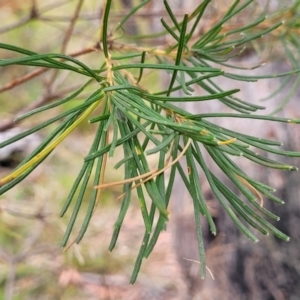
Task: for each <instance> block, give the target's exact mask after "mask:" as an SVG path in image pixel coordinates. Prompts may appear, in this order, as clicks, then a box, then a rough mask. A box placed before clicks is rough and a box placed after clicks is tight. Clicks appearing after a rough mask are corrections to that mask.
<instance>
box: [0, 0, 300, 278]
mask: <svg viewBox="0 0 300 300" xmlns="http://www.w3.org/2000/svg"><path fill="white" fill-rule="evenodd" d="M148 2H150V1H143V2H142V3H141V4H139V5H138V6H136V7H134V8H133V9H132V10H131V11H130V12H129V13H128V15H126V16H125V17H124V18H123V20H122V21H121V22H120V24H119V25H117V26H116V27H115V28H116V29H115V31H117V30H119V29H123V25H124V24H125V23H126V22H127V20H128V19H129V18H130V17H131V16H133V15H134V14H135V13H136V12H137V11H138V10H139V9H142V8H143V7H144V5H146V4H147V3H148ZM210 2H211V1H209V0H206V1H203V2H202V3H201V4H200V5H198V6H197V7H196V9H195V10H194V11H193V12H192V13H191V14H189V15H188V14H185V15H184V17H183V20H178V19H177V18H176V17H175V15H174V13H173V11H172V8H171V5H170V4H169V3H168V1H166V0H164V6H165V9H166V12H167V14H168V16H169V17H170V20H171V24H168V21H166V20H162V24H163V26H164V28H165V30H164V31H162V32H160V33H157V34H155V35H151V36H150V37H152V38H153V37H161V36H166V35H171V36H172V37H173V43H172V44H170V45H168V46H166V47H165V48H164V49H156V48H155V49H149V48H147V47H144V46H143V45H142V46H132V45H126V44H124V45H122V46H121V47H120V46H117V45H116V43H115V41H114V39H113V32H109V30H110V28H109V27H110V24H109V21H110V12H111V9H112V7H113V5H114V4H113V2H112V1H111V0H107V1H105V3H104V7H103V20H102V25H101V35H100V36H101V39H102V40H101V43H102V45H103V47H102V50H103V53H104V56H105V62H104V63H103V64H102V65H101V66H100V67H99V69H98V70H93V69H91V68H90V67H89V66H88V65H86V64H84V63H83V62H81V61H79V60H76V59H74V58H72V57H70V56H67V55H62V54H55V53H54V54H53V53H50V54H39V53H35V52H32V51H30V50H27V49H23V48H20V47H16V46H13V45H7V44H3V43H0V48H2V49H5V50H7V51H10V52H17V53H20V54H21V55H23V56H22V57H18V58H12V59H2V60H0V66H2V67H9V66H12V65H28V66H37V67H44V68H54V69H58V70H66V71H69V72H70V73H77V74H79V75H80V76H83V77H82V78H84V82H85V83H84V84H82V86H81V87H80V88H78V89H77V90H76V91H74V92H73V93H71V94H70V95H69V96H67V97H66V98H64V99H61V100H58V101H56V102H54V103H50V104H47V105H44V106H42V107H39V108H37V109H34V110H32V111H30V112H28V113H26V114H24V115H22V116H20V117H18V118H17V121H21V120H23V119H25V118H31V117H33V116H35V115H36V114H38V113H42V112H45V111H48V110H50V109H53V108H55V107H59V106H62V105H63V104H64V103H67V102H69V101H73V100H74V99H76V97H78V96H79V95H80V94H81V93H82V92H83V91H84V90H86V88H87V87H88V86H90V84H91V83H92V82H94V81H96V82H98V84H99V85H100V87H99V88H98V89H97V90H96V91H95V92H93V93H91V95H90V96H89V97H87V99H86V100H85V101H83V102H82V103H80V104H78V105H77V106H75V107H73V108H71V109H69V110H67V111H65V112H62V113H60V114H59V115H57V116H55V117H53V118H51V119H49V120H45V121H44V122H42V123H41V124H38V125H36V126H33V127H32V128H30V129H28V130H26V131H24V132H23V133H21V134H19V135H17V136H15V137H13V138H11V139H9V140H7V141H4V142H2V143H0V148H2V147H5V146H7V145H9V144H11V143H13V142H15V141H17V140H20V139H22V138H24V137H26V136H28V135H30V134H32V133H34V132H36V131H38V130H41V129H43V128H45V127H47V126H49V125H50V124H53V123H55V122H58V121H60V122H61V123H60V124H59V125H58V126H57V128H56V129H54V130H53V132H52V133H50V134H49V136H48V137H47V138H46V139H45V140H44V142H42V144H41V145H40V146H39V147H38V148H37V149H36V150H34V151H33V152H32V153H31V154H30V155H29V156H28V157H27V158H26V159H25V160H24V161H23V162H22V163H21V164H20V165H19V166H18V167H17V168H16V169H15V170H14V171H13V172H12V173H11V174H10V175H8V176H6V177H5V178H3V179H2V180H0V194H3V193H4V192H6V191H8V190H9V189H11V188H12V187H13V186H15V185H16V184H18V183H19V182H20V181H22V180H23V179H25V178H26V177H27V176H28V175H29V174H30V173H31V172H32V171H33V170H34V169H35V168H36V167H37V166H38V165H40V164H41V163H42V162H44V160H45V159H46V158H47V156H48V155H49V154H50V153H52V151H53V150H54V149H55V148H56V147H57V146H58V145H59V144H60V143H61V142H62V141H63V140H64V139H65V138H66V137H67V136H68V135H69V134H70V133H71V132H72V131H73V130H75V129H76V128H77V127H78V126H80V124H81V123H82V122H86V121H87V120H88V119H89V121H88V122H89V124H91V128H94V127H97V128H96V129H95V137H94V140H93V142H92V145H91V147H90V150H89V152H88V154H87V155H86V157H85V158H84V161H83V166H82V168H81V170H80V171H79V174H78V176H77V178H76V179H75V181H74V185H73V187H72V188H71V191H70V193H69V196H68V197H67V199H66V202H65V205H64V206H63V208H62V210H61V213H60V216H61V217H63V216H64V215H65V213H66V212H67V211H68V209H70V207H71V206H72V205H73V212H72V214H71V217H70V222H69V225H68V227H67V230H66V233H65V235H64V238H63V241H62V248H64V249H67V248H68V247H70V246H71V245H72V244H73V243H79V242H80V241H81V240H82V238H83V236H84V234H85V232H86V230H87V229H88V226H89V224H90V221H91V218H92V216H93V213H94V211H95V209H96V207H97V203H98V202H99V201H101V197H102V190H104V189H105V188H109V187H111V186H117V185H121V186H122V187H123V189H122V194H121V195H120V197H119V199H120V200H121V205H120V212H119V215H118V218H117V221H116V223H115V226H114V232H113V235H112V239H111V242H110V245H109V250H110V251H112V250H113V249H114V247H115V245H116V243H117V239H118V236H119V234H120V230H121V228H122V224H123V222H124V218H125V216H126V213H127V211H128V208H129V207H130V204H131V197H132V194H133V192H135V191H136V193H137V197H138V201H139V205H140V211H141V215H142V217H143V222H144V226H145V233H144V237H143V241H142V244H141V247H140V250H139V253H138V256H137V260H136V263H135V266H134V269H133V274H132V277H131V280H130V283H134V282H135V281H136V279H137V275H138V272H139V270H140V267H141V264H142V261H143V259H144V258H147V257H148V256H149V255H150V253H151V252H152V250H153V248H154V246H155V244H156V242H157V240H158V238H159V235H160V233H161V232H162V231H163V230H165V229H166V224H167V222H168V218H169V211H168V206H169V203H170V201H171V200H172V196H171V195H172V189H173V187H174V184H175V175H176V174H177V173H178V174H179V175H180V177H181V179H182V181H183V183H184V185H185V186H186V188H187V190H188V191H189V193H190V196H191V198H192V203H193V207H194V217H195V224H196V231H197V232H196V233H197V234H196V238H197V240H198V248H199V254H200V269H201V272H200V273H201V277H202V278H204V276H205V269H206V267H205V249H204V243H203V237H202V229H201V218H203V217H204V218H206V220H207V222H208V224H209V227H210V230H211V232H212V233H213V234H214V235H216V234H217V229H216V226H215V224H214V222H213V218H212V216H211V214H210V212H209V209H208V207H207V203H206V200H205V197H204V195H203V191H202V189H201V183H202V182H203V180H207V181H208V183H209V185H210V187H211V190H212V192H213V193H214V195H215V196H216V199H217V200H218V201H219V202H220V204H221V206H222V207H223V209H224V210H225V211H226V213H227V214H228V216H229V217H230V218H231V219H232V221H233V222H234V223H235V224H236V226H237V227H238V228H239V229H240V230H241V231H242V232H243V233H244V234H245V235H246V236H247V237H248V238H249V239H251V240H253V241H254V242H257V241H258V238H257V237H256V236H255V235H254V233H253V232H252V231H251V228H254V229H255V230H257V231H258V232H260V233H262V234H264V235H268V234H269V233H272V234H274V235H276V236H277V237H279V238H281V239H283V240H286V241H287V240H288V239H289V238H288V237H287V236H286V235H285V234H284V233H282V232H280V231H279V230H277V229H276V228H275V227H274V226H273V225H271V224H270V223H269V222H268V221H266V220H265V218H271V219H274V220H279V218H278V217H277V216H275V215H274V214H272V213H271V212H270V211H268V210H267V209H266V208H265V207H264V197H265V198H268V199H270V200H271V201H274V202H275V203H278V204H282V203H283V201H282V200H281V199H279V198H277V197H276V196H275V195H273V194H272V193H273V192H274V191H275V190H274V188H272V187H269V186H267V185H265V184H263V183H261V182H258V181H256V180H255V179H253V178H251V177H250V176H248V175H247V174H246V173H245V172H244V171H243V170H242V169H241V168H240V167H239V166H238V164H236V163H234V162H233V160H232V156H240V157H242V158H243V159H247V160H249V161H253V162H255V163H257V164H260V165H262V166H264V167H269V168H275V169H280V170H289V171H296V170H297V168H296V167H294V166H290V165H287V164H284V163H279V162H277V161H275V160H271V159H270V158H268V156H267V154H265V156H264V155H258V154H257V153H255V152H254V151H253V150H250V146H251V147H255V148H257V149H261V150H263V151H264V152H265V153H272V154H276V155H283V156H290V157H299V156H300V153H299V152H293V151H286V150H281V149H277V148H276V147H279V146H281V143H280V142H278V141H271V140H267V139H261V138H258V137H255V136H251V135H248V134H247V133H239V132H236V131H234V130H229V129H226V128H224V127H221V126H218V125H215V124H214V123H213V122H209V121H207V118H221V117H222V118H242V119H245V118H246V119H252V120H261V121H263V122H269V121H272V122H285V123H289V124H294V125H298V124H299V123H300V120H299V119H288V118H280V117H275V116H267V115H257V114H253V113H254V112H255V111H257V110H262V109H264V107H263V106H261V105H257V104H254V103H249V102H246V101H244V100H241V99H239V98H237V97H236V96H235V95H234V94H235V93H236V92H238V91H239V90H238V89H233V90H229V91H224V90H222V89H221V88H220V87H219V86H218V84H217V83H216V82H215V81H214V79H215V77H219V76H222V77H225V78H227V79H233V80H240V81H241V80H242V81H256V80H258V79H261V78H273V77H279V76H280V77H281V76H288V75H292V74H296V73H299V67H297V68H295V69H293V70H290V71H287V72H285V73H282V74H277V75H273V74H270V75H261V76H253V75H251V74H250V75H237V74H233V73H230V72H227V71H224V70H223V69H222V68H223V66H226V67H232V68H236V69H241V67H240V66H237V65H235V63H234V62H233V63H228V61H229V60H230V59H231V58H233V57H236V56H239V55H240V54H241V53H242V52H243V51H244V49H245V46H246V45H249V43H251V42H253V41H255V40H257V39H258V38H261V37H262V36H263V35H266V34H269V33H270V32H272V31H274V30H276V29H277V28H278V27H279V26H281V25H282V22H280V21H279V22H275V23H274V24H272V26H269V27H268V28H263V29H261V28H257V26H261V25H262V24H264V22H265V21H266V18H265V17H259V18H258V19H257V20H255V21H253V22H251V23H249V24H247V25H245V26H241V27H240V28H237V29H231V30H229V31H227V32H224V27H225V25H226V23H227V22H228V21H230V20H231V19H232V18H233V17H235V16H236V15H238V14H240V13H241V12H242V11H243V10H244V9H245V8H246V7H248V6H249V5H250V4H251V3H252V2H253V1H251V0H250V1H247V2H246V3H244V4H240V1H235V2H234V3H233V4H232V5H231V6H230V7H229V8H228V11H227V12H226V13H225V14H224V15H223V16H222V17H221V18H220V20H218V22H216V24H214V25H213V26H212V27H211V28H209V29H208V30H207V31H206V32H205V33H204V34H203V35H201V36H200V37H199V36H197V35H196V28H197V26H198V24H199V22H200V21H201V20H202V18H203V16H204V15H205V12H206V9H207V8H208V7H209V4H210ZM240 34H242V35H240ZM127 38H128V37H127ZM144 38H149V35H147V36H140V37H139V41H140V42H141V43H142V42H143V41H144ZM132 40H135V41H136V40H137V37H132ZM122 50H123V52H122ZM116 52H118V53H117V54H116ZM290 59H291V60H292V61H293V62H295V61H296V59H295V58H294V57H293V56H292V55H290ZM123 60H126V62H124V61H123ZM70 63H71V64H70ZM255 67H257V66H255ZM253 68H254V67H253ZM135 70H137V71H138V72H137V74H138V75H137V76H136V72H135ZM149 70H150V71H151V72H156V73H157V74H158V76H160V74H161V73H167V74H169V75H170V82H169V84H168V86H167V88H166V87H164V88H162V90H160V91H158V92H157V91H156V92H153V90H152V88H151V85H149V86H147V85H146V84H145V82H146V80H144V79H145V78H146V75H147V73H148V72H149ZM99 74H101V75H99ZM297 76H298V75H297ZM87 79H88V81H87ZM194 86H197V87H200V88H201V89H202V90H203V91H204V93H205V94H204V95H201V96H197V95H192V93H193V91H194V89H193V87H194ZM174 92H182V94H184V96H182V95H180V94H179V95H178V94H175V93H174ZM206 101H220V102H221V103H223V104H224V105H226V106H228V107H229V108H230V109H232V110H233V111H235V112H234V113H219V112H214V113H210V114H194V113H192V112H189V111H187V110H185V109H183V108H179V107H178V106H177V105H178V103H186V102H199V105H200V104H201V105H205V103H206ZM95 112H96V113H97V115H96V116H91V114H92V113H95ZM118 147H121V148H122V150H123V157H122V158H121V159H120V161H119V162H117V163H116V165H115V168H119V167H120V166H122V167H123V169H124V180H122V181H120V182H113V183H105V182H104V181H105V172H106V160H107V157H108V156H109V157H113V156H114V153H115V150H116V149H117V148H118ZM251 149H252V148H251ZM203 150H204V151H206V152H207V153H208V155H209V156H210V158H211V159H212V160H213V161H214V162H215V164H217V165H218V166H219V167H220V169H221V170H222V171H223V173H224V174H225V176H226V177H228V178H229V179H230V180H231V182H232V183H233V184H234V185H235V186H236V187H237V189H238V190H239V191H240V193H241V195H242V196H239V195H238V194H237V193H235V192H233V191H232V190H231V189H230V188H229V187H227V186H226V185H225V184H224V183H223V182H222V181H221V180H220V179H219V178H218V176H216V175H215V174H214V173H213V172H212V171H211V170H210V168H209V166H208V164H207V158H206V156H204V154H203ZM153 154H157V155H158V160H157V163H156V166H155V167H154V168H152V169H151V168H150V165H149V160H148V156H149V155H153ZM181 161H185V163H186V167H184V166H183V164H181ZM199 169H201V170H202V171H203V176H202V177H201V176H200V175H199V172H198V171H199ZM167 172H168V173H169V176H166V173H167ZM91 182H92V185H93V186H94V189H93V191H92V194H91V196H90V199H89V205H88V208H87V210H86V212H85V214H86V215H85V219H84V221H83V223H82V226H81V228H80V230H79V232H78V234H77V236H76V238H75V239H74V240H73V241H71V242H70V235H71V232H72V231H73V228H74V224H75V222H76V220H77V216H78V214H79V212H80V210H81V209H82V203H83V201H84V199H85V197H86V195H87V193H86V191H87V189H88V186H89V183H91ZM155 215H158V219H157V221H156V222H155ZM262 216H263V217H262Z"/></svg>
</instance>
